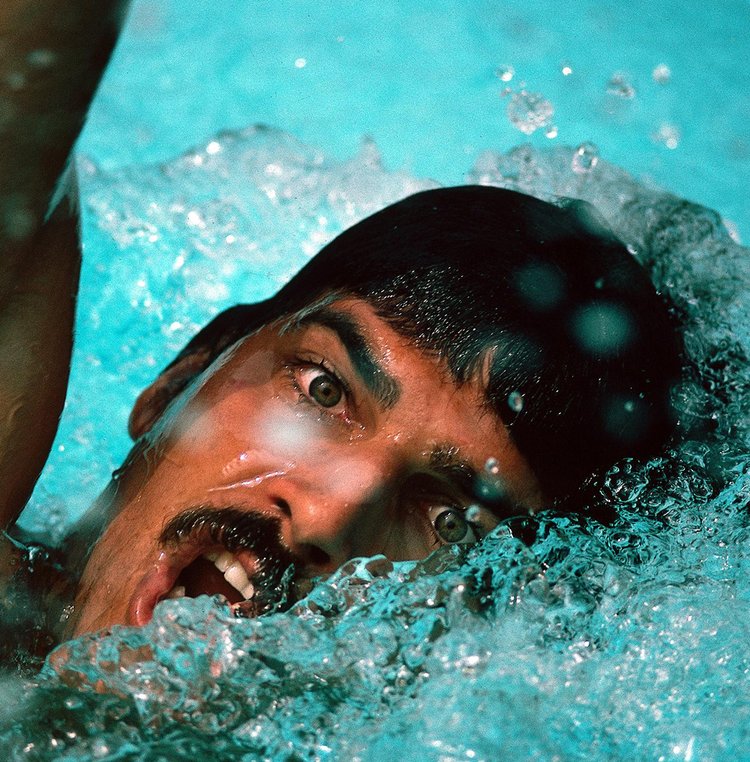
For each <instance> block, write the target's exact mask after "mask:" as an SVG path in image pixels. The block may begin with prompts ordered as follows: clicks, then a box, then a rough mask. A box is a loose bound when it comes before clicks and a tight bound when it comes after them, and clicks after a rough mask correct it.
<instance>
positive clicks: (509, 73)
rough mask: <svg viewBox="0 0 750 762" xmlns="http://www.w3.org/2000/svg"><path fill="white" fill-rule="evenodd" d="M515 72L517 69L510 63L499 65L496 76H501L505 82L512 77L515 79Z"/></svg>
mask: <svg viewBox="0 0 750 762" xmlns="http://www.w3.org/2000/svg"><path fill="white" fill-rule="evenodd" d="M515 73H516V70H515V69H514V68H513V67H512V66H509V65H506V66H498V67H497V69H495V74H496V76H497V77H499V78H500V79H501V80H502V81H503V82H510V81H511V79H513V76H514V75H515Z"/></svg>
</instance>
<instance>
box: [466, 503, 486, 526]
mask: <svg viewBox="0 0 750 762" xmlns="http://www.w3.org/2000/svg"><path fill="white" fill-rule="evenodd" d="M465 515H466V520H467V521H473V522H475V523H476V522H477V521H479V519H480V518H481V517H482V509H481V508H480V507H479V506H478V505H470V506H469V507H468V508H467V509H466V514H465Z"/></svg>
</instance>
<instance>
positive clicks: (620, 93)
mask: <svg viewBox="0 0 750 762" xmlns="http://www.w3.org/2000/svg"><path fill="white" fill-rule="evenodd" d="M607 92H608V93H609V94H610V95H614V96H616V97H617V98H622V99H623V100H632V99H633V98H635V88H634V87H633V85H632V83H631V82H630V79H629V77H628V75H627V74H625V73H624V72H621V71H618V72H615V73H614V74H613V75H612V77H611V78H610V80H609V82H608V83H607Z"/></svg>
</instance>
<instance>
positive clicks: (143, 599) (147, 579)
mask: <svg viewBox="0 0 750 762" xmlns="http://www.w3.org/2000/svg"><path fill="white" fill-rule="evenodd" d="M185 565H186V564H176V563H175V561H174V559H170V558H169V557H168V556H167V554H166V553H161V554H160V556H159V558H158V559H157V561H156V563H155V564H154V565H153V567H152V568H151V569H149V570H148V571H147V572H146V573H145V574H144V575H143V577H142V578H141V581H140V582H139V583H138V585H137V586H136V588H135V592H134V593H133V595H132V597H131V599H130V603H129V604H128V611H127V615H126V624H129V625H135V626H137V627H142V626H143V625H144V624H148V623H149V622H150V621H151V617H152V616H153V614H154V609H155V608H156V604H157V603H159V601H161V600H163V599H164V598H166V597H167V595H168V594H169V591H170V590H171V589H172V588H173V587H174V586H175V583H176V582H177V577H179V575H180V571H181V570H182V568H183V567H184V566H185Z"/></svg>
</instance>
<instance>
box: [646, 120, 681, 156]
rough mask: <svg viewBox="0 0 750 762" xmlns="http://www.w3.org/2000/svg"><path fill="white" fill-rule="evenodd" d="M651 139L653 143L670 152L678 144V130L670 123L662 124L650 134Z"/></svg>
mask: <svg viewBox="0 0 750 762" xmlns="http://www.w3.org/2000/svg"><path fill="white" fill-rule="evenodd" d="M651 137H652V139H653V141H654V142H655V143H661V144H662V145H665V146H666V147H667V148H669V149H670V150H674V149H675V148H677V146H678V145H679V144H680V137H681V135H680V128H679V127H677V125H674V124H671V123H670V122H664V123H662V124H660V125H659V127H658V128H657V129H656V131H655V132H654V133H652V135H651Z"/></svg>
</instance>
